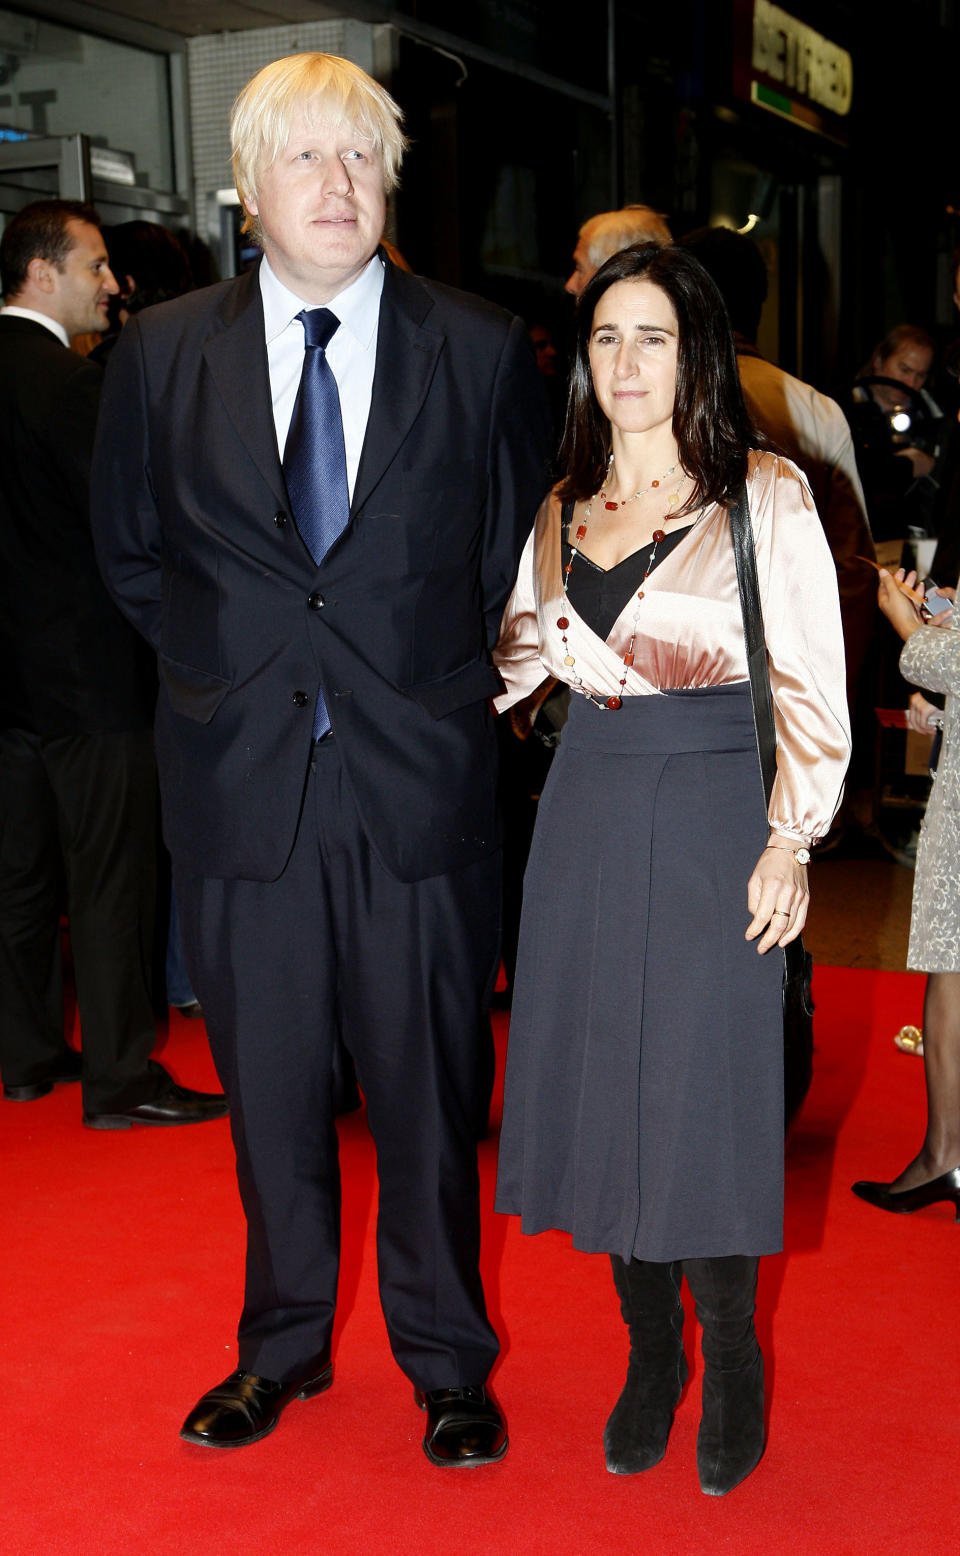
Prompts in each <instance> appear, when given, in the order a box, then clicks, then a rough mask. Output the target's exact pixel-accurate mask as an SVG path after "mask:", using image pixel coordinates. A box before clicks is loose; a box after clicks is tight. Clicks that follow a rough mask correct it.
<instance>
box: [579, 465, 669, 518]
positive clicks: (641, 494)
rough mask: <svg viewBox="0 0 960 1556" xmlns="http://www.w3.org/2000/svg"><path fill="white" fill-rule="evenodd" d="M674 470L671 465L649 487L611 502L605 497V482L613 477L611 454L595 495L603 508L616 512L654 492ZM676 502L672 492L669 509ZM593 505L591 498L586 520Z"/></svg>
mask: <svg viewBox="0 0 960 1556" xmlns="http://www.w3.org/2000/svg"><path fill="white" fill-rule="evenodd" d="M677 464H679V460H678V461H677ZM676 469H677V465H671V466H670V469H669V470H665V471H664V472H663V475H662V476H660V478H659V480H656V481H651V482H650V485H649V486H640V487H638V488H637V490H636V491H635V492H633V493H632V494H631V495H630V496H629V497H621V499H620V501H619V502H611V500H610V498H609V497H608V496H607V482H608V481H609V480H610V477H611V476H612V475H613V455H612V454H611V455H610V458H609V459H608V460H607V473H606V475H605V476H604V478H603V485H602V486H601V488H600V490H599V492H597V494H596V495H597V497H602V498H603V506H604V507H605V508H610V509H612V510H613V512H616V511H617V509H618V508H625V507H626V506H627V503H628V502H636V500H637V498H638V497H646V495H647V493H648V492H652V491H655V490H656V488H657V487H658V486H662V485H663V482H664V481H666V479H667V477H668V476H671V475H673V473H674V471H675V470H676ZM682 481H683V476H681V477H680V482H682ZM678 484H679V483H678ZM678 501H679V495H678V493H677V492H674V494H673V496H672V497H671V498H670V506H671V508H672V507H674V506H675V505H676V503H677V502H678ZM593 504H594V498H593V497H591V499H590V501H589V503H588V504H587V507H586V515H587V517H588V518H589V517H590V509H591V508H592V507H593Z"/></svg>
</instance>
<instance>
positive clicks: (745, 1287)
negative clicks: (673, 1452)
mask: <svg viewBox="0 0 960 1556" xmlns="http://www.w3.org/2000/svg"><path fill="white" fill-rule="evenodd" d="M683 1273H684V1274H685V1275H686V1277H687V1283H688V1285H689V1287H690V1290H691V1291H692V1293H693V1300H694V1302H695V1303H696V1308H697V1317H698V1319H699V1320H700V1323H701V1325H702V1327H703V1415H702V1418H701V1421H700V1431H699V1434H698V1436H697V1470H698V1471H699V1475H700V1489H701V1491H704V1492H706V1494H707V1496H711V1497H722V1496H725V1495H726V1493H727V1492H728V1491H732V1490H733V1488H734V1486H737V1485H739V1483H740V1481H741V1480H745V1479H746V1477H747V1476H748V1475H749V1474H750V1471H751V1470H753V1469H755V1468H756V1466H757V1465H758V1464H759V1462H760V1458H761V1455H762V1453H763V1448H764V1434H763V1357H762V1355H761V1354H760V1347H759V1345H758V1344H757V1336H756V1333H755V1331H754V1327H753V1314H754V1307H755V1303H756V1295H757V1260H756V1259H748V1258H745V1257H743V1256H741V1255H739V1254H735V1255H731V1256H730V1257H728V1258H722V1259H684V1261H683Z"/></svg>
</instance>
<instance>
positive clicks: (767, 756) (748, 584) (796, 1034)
mask: <svg viewBox="0 0 960 1556" xmlns="http://www.w3.org/2000/svg"><path fill="white" fill-rule="evenodd" d="M730 531H731V534H732V536H733V554H734V557H735V558H736V563H737V584H738V585H739V589H740V609H741V611H742V613H743V636H744V641H745V643H746V647H747V669H748V671H749V674H750V696H751V698H752V700H753V719H754V723H755V725H756V730H757V753H758V755H759V757H760V773H761V775H762V778H763V793H764V798H765V800H766V803H767V807H768V808H769V805H770V795H771V792H772V790H773V780H774V778H775V777H776V773H777V730H776V725H775V723H774V719H773V698H772V696H771V695H770V673H769V670H768V668H767V645H766V640H765V638H764V635H763V613H762V611H761V608H760V586H759V584H758V582H757V558H756V552H755V551H754V546H753V526H752V524H751V522H750V507H749V504H748V502H747V489H746V487H745V486H744V487H742V488H741V491H740V495H739V497H738V498H737V502H736V505H735V506H734V507H733V508H732V509H731V510H730ZM812 979H813V958H812V957H811V955H810V953H809V951H807V950H806V948H805V946H804V944H803V940H802V938H801V937H800V936H799V935H798V936H797V938H796V940H791V942H790V944H789V945H788V946H785V947H784V951H783V1101H784V1127H785V1128H789V1126H790V1124H791V1122H792V1121H793V1119H794V1117H795V1116H796V1114H797V1113H798V1112H799V1110H800V1107H801V1106H802V1104H803V1101H804V1098H805V1097H806V1095H807V1092H808V1091H809V1090H810V1082H811V1080H812V1079H813V1008H814V1007H813V993H812V987H811V985H812Z"/></svg>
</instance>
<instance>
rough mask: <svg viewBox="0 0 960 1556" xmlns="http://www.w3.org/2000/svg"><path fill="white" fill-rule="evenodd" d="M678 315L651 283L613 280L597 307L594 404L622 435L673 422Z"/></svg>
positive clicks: (593, 336) (593, 339)
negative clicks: (595, 399) (596, 404)
mask: <svg viewBox="0 0 960 1556" xmlns="http://www.w3.org/2000/svg"><path fill="white" fill-rule="evenodd" d="M678 344H679V342H678V331H677V316H676V314H675V312H674V309H673V304H672V302H671V301H670V299H669V297H668V296H667V294H666V292H663V291H661V289H660V287H659V286H654V284H653V282H652V281H644V280H642V279H641V280H636V281H615V282H614V284H613V286H610V287H608V288H607V290H606V291H605V292H604V294H603V296H602V297H601V298H600V301H599V302H598V303H597V306H596V308H595V309H594V314H593V326H592V328H591V331H590V372H591V374H592V377H593V389H594V393H595V394H596V397H597V402H598V404H599V406H600V409H601V410H602V411H603V413H604V415H605V416H606V417H607V419H608V420H609V422H610V424H611V426H614V427H617V428H619V429H620V431H621V432H650V431H652V430H653V429H654V428H657V427H661V426H662V425H663V424H664V423H665V422H666V423H670V422H672V419H673V406H674V401H675V399H676V393H677V349H678Z"/></svg>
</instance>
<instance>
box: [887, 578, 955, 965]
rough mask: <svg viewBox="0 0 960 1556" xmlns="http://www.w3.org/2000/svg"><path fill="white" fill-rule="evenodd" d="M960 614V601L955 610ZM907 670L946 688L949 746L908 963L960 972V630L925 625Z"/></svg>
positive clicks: (928, 833)
mask: <svg viewBox="0 0 960 1556" xmlns="http://www.w3.org/2000/svg"><path fill="white" fill-rule="evenodd" d="M958 613H960V606H958V609H957V611H955V612H954V615H955V616H956V615H957V614H958ZM900 671H901V674H902V675H903V676H904V677H905V678H906V679H907V680H908V681H910V682H911V683H912V684H913V685H914V686H919V687H921V688H922V689H924V690H925V691H930V692H945V693H946V698H947V705H946V708H945V710H944V725H943V745H942V747H941V750H940V761H939V763H938V765H937V776H936V778H935V779H934V783H933V789H932V790H931V793H930V800H929V802H928V804H927V812H926V815H925V817H924V819H923V824H922V826H921V828H920V842H919V844H918V846H917V867H916V876H915V880H914V888H913V912H912V914H911V918H910V944H909V947H908V949H907V966H908V967H909V968H910V969H911V971H913V972H927V973H931V972H960V630H958V627H957V626H950V627H920V628H918V630H917V631H916V632H914V634H913V636H912V637H910V638H908V640H907V642H906V643H905V644H904V645H903V652H902V653H901V655H900Z"/></svg>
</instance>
